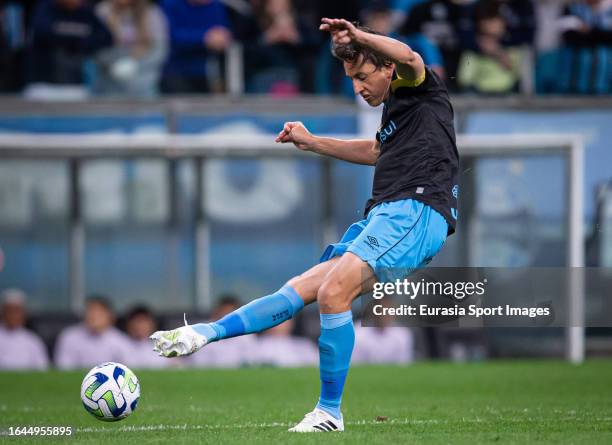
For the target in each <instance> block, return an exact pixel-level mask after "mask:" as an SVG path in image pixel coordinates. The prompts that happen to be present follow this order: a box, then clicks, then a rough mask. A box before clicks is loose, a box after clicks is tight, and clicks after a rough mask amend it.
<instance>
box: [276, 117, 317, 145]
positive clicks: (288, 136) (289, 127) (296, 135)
mask: <svg viewBox="0 0 612 445" xmlns="http://www.w3.org/2000/svg"><path fill="white" fill-rule="evenodd" d="M314 139H315V137H314V136H313V135H312V134H311V133H310V132H309V131H308V130H307V129H306V127H305V126H304V124H303V123H301V122H285V125H284V126H283V129H282V130H281V132H280V133H278V136H277V137H276V139H275V142H280V143H282V144H285V143H287V142H292V143H293V145H295V146H296V147H297V148H299V149H300V150H310V149H311V148H312V146H313V143H314Z"/></svg>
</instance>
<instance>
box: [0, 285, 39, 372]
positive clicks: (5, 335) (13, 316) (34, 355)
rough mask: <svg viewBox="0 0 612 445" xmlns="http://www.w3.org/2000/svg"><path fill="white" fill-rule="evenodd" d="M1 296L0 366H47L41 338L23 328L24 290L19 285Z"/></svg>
mask: <svg viewBox="0 0 612 445" xmlns="http://www.w3.org/2000/svg"><path fill="white" fill-rule="evenodd" d="M0 300H1V301H2V306H1V307H0V311H1V312H2V324H1V325H0V345H2V353H1V354H0V369H47V367H48V366H49V357H48V356H47V350H46V349H45V346H44V345H43V342H42V340H41V339H40V338H39V337H38V336H37V335H36V334H34V333H33V332H32V331H30V330H28V329H26V328H25V321H26V309H25V300H26V297H25V294H24V293H23V292H22V291H20V290H18V289H7V290H5V291H4V292H2V296H1V297H0Z"/></svg>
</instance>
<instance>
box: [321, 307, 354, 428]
mask: <svg viewBox="0 0 612 445" xmlns="http://www.w3.org/2000/svg"><path fill="white" fill-rule="evenodd" d="M354 345H355V328H354V327H353V314H352V313H351V311H346V312H341V313H339V314H321V336H320V337H319V374H320V376H321V396H320V397H319V403H318V404H317V408H319V409H322V410H323V411H326V412H328V413H329V414H331V415H332V416H334V417H335V418H336V419H340V416H341V414H340V402H341V401H342V391H343V390H344V382H345V381H346V375H347V374H348V370H349V366H350V363H351V354H352V353H353V346H354Z"/></svg>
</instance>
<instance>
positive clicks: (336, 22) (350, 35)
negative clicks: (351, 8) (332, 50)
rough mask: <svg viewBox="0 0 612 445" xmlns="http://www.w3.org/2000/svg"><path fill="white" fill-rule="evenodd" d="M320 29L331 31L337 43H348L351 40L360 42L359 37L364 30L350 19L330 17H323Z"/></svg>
mask: <svg viewBox="0 0 612 445" xmlns="http://www.w3.org/2000/svg"><path fill="white" fill-rule="evenodd" d="M319 30H321V31H329V32H330V34H331V36H332V41H333V43H334V44H336V45H346V44H349V43H351V42H359V37H360V36H361V32H362V31H360V30H358V29H357V27H356V26H355V25H353V24H352V23H351V22H349V21H348V20H344V19H328V18H322V19H321V26H319Z"/></svg>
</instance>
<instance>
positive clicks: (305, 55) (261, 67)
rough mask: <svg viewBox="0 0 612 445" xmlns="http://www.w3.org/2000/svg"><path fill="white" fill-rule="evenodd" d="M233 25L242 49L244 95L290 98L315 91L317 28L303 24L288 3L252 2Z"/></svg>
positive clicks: (279, 0)
mask: <svg viewBox="0 0 612 445" xmlns="http://www.w3.org/2000/svg"><path fill="white" fill-rule="evenodd" d="M251 5H252V13H251V14H250V15H249V16H246V17H244V16H243V17H242V19H240V20H238V21H237V23H236V26H237V31H238V36H239V38H240V40H241V41H242V42H243V45H244V55H245V73H246V77H247V91H248V92H251V93H270V94H276V95H292V94H297V93H299V92H300V91H301V92H312V91H313V90H314V79H313V74H314V73H313V66H314V62H315V56H316V50H317V44H318V42H319V39H320V36H319V33H318V25H317V26H312V23H310V22H307V21H304V20H302V18H301V17H300V15H299V14H297V13H296V11H295V10H294V8H293V5H292V3H291V0H252V1H251Z"/></svg>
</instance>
